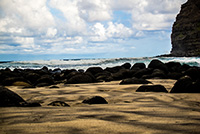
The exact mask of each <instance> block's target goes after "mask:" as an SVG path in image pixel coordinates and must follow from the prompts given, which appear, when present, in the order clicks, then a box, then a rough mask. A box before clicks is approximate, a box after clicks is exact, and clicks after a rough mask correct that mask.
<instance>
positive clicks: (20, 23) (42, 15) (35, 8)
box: [0, 0, 55, 33]
mask: <svg viewBox="0 0 200 134" xmlns="http://www.w3.org/2000/svg"><path fill="white" fill-rule="evenodd" d="M0 8H1V9H2V10H3V12H4V13H3V15H4V16H3V18H2V19H1V20H0V25H1V28H2V29H3V30H4V29H5V28H9V29H11V28H13V29H24V28H25V29H26V30H31V31H34V32H37V33H40V32H45V31H46V30H47V28H48V27H49V26H54V24H55V23H54V19H53V16H52V14H51V13H50V12H49V10H48V8H47V7H46V0H34V1H33V0H1V4H0ZM47 22H48V23H47ZM9 29H8V30H9ZM4 32H11V33H12V30H10V31H5V30H4Z"/></svg>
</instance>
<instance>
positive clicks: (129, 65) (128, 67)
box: [122, 63, 131, 69]
mask: <svg viewBox="0 0 200 134" xmlns="http://www.w3.org/2000/svg"><path fill="white" fill-rule="evenodd" d="M122 67H124V68H125V69H130V68H131V64H130V63H124V64H123V65H122Z"/></svg>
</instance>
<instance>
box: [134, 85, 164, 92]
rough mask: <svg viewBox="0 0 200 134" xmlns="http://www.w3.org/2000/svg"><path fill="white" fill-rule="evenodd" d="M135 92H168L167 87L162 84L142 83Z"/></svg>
mask: <svg viewBox="0 0 200 134" xmlns="http://www.w3.org/2000/svg"><path fill="white" fill-rule="evenodd" d="M136 92H164V93H168V91H167V89H166V88H165V87H164V86H162V85H143V86H140V87H139V88H138V89H137V90H136Z"/></svg>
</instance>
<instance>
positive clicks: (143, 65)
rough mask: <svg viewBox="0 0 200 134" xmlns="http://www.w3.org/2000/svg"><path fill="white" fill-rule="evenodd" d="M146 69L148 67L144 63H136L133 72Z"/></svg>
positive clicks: (132, 68)
mask: <svg viewBox="0 0 200 134" xmlns="http://www.w3.org/2000/svg"><path fill="white" fill-rule="evenodd" d="M144 68H146V65H145V64H144V63H135V64H134V65H133V66H132V67H131V70H136V69H144Z"/></svg>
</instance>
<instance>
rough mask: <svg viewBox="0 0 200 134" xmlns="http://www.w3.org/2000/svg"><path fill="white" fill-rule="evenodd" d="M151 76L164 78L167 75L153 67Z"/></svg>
mask: <svg viewBox="0 0 200 134" xmlns="http://www.w3.org/2000/svg"><path fill="white" fill-rule="evenodd" d="M151 78H159V79H166V78H167V75H166V74H165V72H164V71H162V70H160V69H155V70H154V71H153V73H152V74H151Z"/></svg>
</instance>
